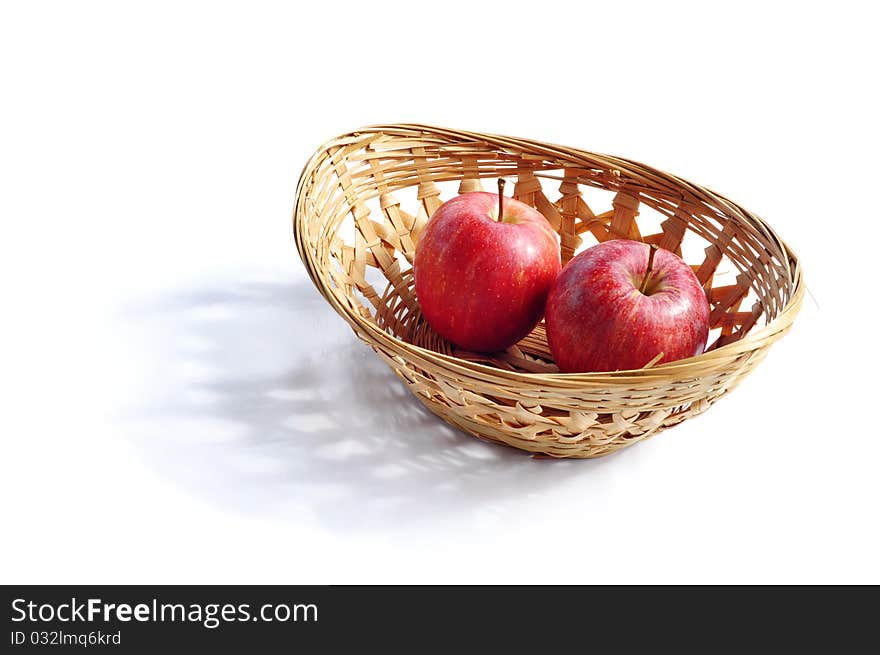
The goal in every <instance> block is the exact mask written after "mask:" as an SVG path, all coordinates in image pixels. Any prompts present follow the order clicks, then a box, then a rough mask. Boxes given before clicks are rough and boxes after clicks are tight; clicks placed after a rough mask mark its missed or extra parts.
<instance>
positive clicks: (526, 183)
mask: <svg viewBox="0 0 880 655" xmlns="http://www.w3.org/2000/svg"><path fill="white" fill-rule="evenodd" d="M499 176H503V177H505V178H508V179H511V180H512V179H514V178H515V179H516V187H515V189H514V193H513V195H514V197H516V198H518V199H519V200H522V201H524V202H526V203H528V204H530V205H532V206H534V207H536V208H537V209H538V210H539V211H541V213H543V214H544V216H546V217H547V219H548V220H549V221H550V223H551V224H552V225H553V227H554V228H555V229H556V230H557V231H558V232H559V235H560V238H561V252H562V263H563V264H565V263H566V262H567V261H568V260H569V259H571V257H572V256H574V254H575V253H576V252H579V251H580V250H582V249H584V248H586V247H588V246H590V245H593V244H594V243H596V242H597V241H604V240H607V239H611V238H629V239H637V240H639V241H643V242H646V243H654V244H657V245H659V246H660V247H662V248H665V249H667V250H670V251H673V252H675V253H677V254H679V255H680V256H683V257H684V259H685V261H687V262H688V263H690V264H691V265H692V266H693V268H694V271H695V272H696V275H697V277H698V279H699V280H700V282H701V283H702V284H703V285H704V288H705V290H706V294H707V297H708V299H709V302H710V306H711V324H712V328H713V331H712V333H711V334H710V340H709V345H708V347H707V350H706V352H705V353H703V354H702V355H699V356H697V357H693V358H690V359H686V360H680V361H676V362H671V363H668V364H662V365H659V366H655V367H652V368H645V369H640V370H632V371H617V372H612V373H586V374H561V373H558V370H557V368H556V367H555V365H554V364H553V361H552V357H551V355H550V351H549V349H548V347H547V341H546V338H545V333H544V327H543V324H541V325H538V327H536V328H535V330H534V331H533V332H532V333H531V334H530V335H529V336H528V337H526V338H525V339H523V340H522V341H521V342H520V343H519V344H517V345H516V346H513V347H512V348H510V349H508V350H507V351H506V352H503V353H498V354H496V355H494V356H487V355H478V354H474V353H466V352H460V351H457V350H456V349H455V347H454V346H452V345H451V344H449V343H448V342H446V341H444V340H443V339H442V338H440V337H439V336H438V335H436V334H435V333H434V332H432V331H431V329H430V327H429V326H428V325H427V324H426V322H425V321H424V320H423V319H422V317H421V314H420V312H419V305H418V302H417V299H416V297H415V293H414V290H413V280H412V267H411V265H412V261H413V257H414V255H415V247H416V243H417V242H418V238H419V234H420V232H421V230H422V229H423V228H424V226H425V224H426V223H427V221H428V219H429V217H430V216H431V214H432V213H433V212H434V211H435V210H436V209H437V207H439V206H440V204H441V203H442V202H443V200H444V196H445V197H447V198H448V197H449V196H451V195H452V194H455V193H456V192H457V193H463V192H467V191H475V190H480V189H482V188H483V185H484V183H485V185H486V188H487V189H489V190H491V189H494V180H495V179H496V178H498V177H499ZM487 180H491V182H489V181H487ZM603 203H604V204H605V205H606V206H607V210H606V211H603V207H601V205H602V204H603ZM293 223H294V233H295V236H296V244H297V248H298V250H299V254H300V257H301V258H302V260H303V262H304V264H305V266H306V268H307V269H308V272H309V275H310V276H311V278H312V281H313V282H314V283H315V286H317V288H318V290H319V291H320V292H321V293H322V294H323V295H324V297H325V298H326V299H327V301H328V302H329V303H330V304H331V305H332V306H333V308H334V309H335V310H336V311H337V312H339V314H340V315H341V316H342V317H343V318H344V319H345V320H346V321H348V323H349V324H350V325H351V327H352V328H353V329H354V331H355V333H356V334H357V335H358V337H360V338H361V339H362V340H363V341H364V342H366V343H367V344H369V345H370V347H372V348H373V350H374V351H375V352H376V353H377V354H378V355H379V356H380V357H381V358H382V359H383V360H384V361H385V362H386V363H387V364H388V365H389V366H390V367H391V368H392V369H393V370H394V372H395V373H396V374H397V375H398V376H399V377H400V379H401V380H403V381H404V382H405V383H406V385H407V386H408V387H409V389H410V391H412V393H413V395H415V397H416V398H418V399H419V400H420V401H421V402H422V403H424V404H425V405H426V406H427V407H428V408H429V409H430V410H431V411H432V412H434V413H436V414H438V415H440V416H442V417H443V418H444V419H446V420H447V421H448V422H450V423H452V424H453V425H455V426H457V427H459V428H461V429H462V430H465V431H466V432H469V433H471V434H473V435H475V436H477V437H481V438H484V439H488V440H491V441H494V442H500V443H504V444H507V445H510V446H514V447H516V448H521V449H523V450H527V451H531V452H533V453H536V454H544V455H550V456H554V457H598V456H602V455H607V454H609V453H612V452H614V451H616V450H619V449H620V448H624V447H625V446H629V445H631V444H634V443H636V442H637V441H641V440H643V439H646V438H647V437H649V436H651V435H653V434H656V433H657V432H660V431H661V430H663V429H665V428H668V427H671V426H673V425H676V424H678V423H681V422H682V421H684V420H685V419H687V418H689V417H691V416H696V415H697V414H700V413H701V412H703V411H705V410H706V409H707V408H708V407H709V406H710V405H711V404H712V403H713V402H715V400H717V399H718V398H720V397H721V396H722V395H723V394H725V393H726V392H728V391H730V390H731V389H732V388H733V387H735V386H736V385H737V384H738V383H739V382H740V381H741V380H742V379H743V377H745V376H746V374H748V373H749V372H750V371H751V370H752V369H753V368H754V367H755V366H756V365H757V364H758V363H759V362H760V361H761V360H762V359H763V358H764V356H765V355H766V354H767V351H768V349H769V347H770V345H771V344H772V343H773V342H775V341H776V340H777V339H779V338H780V337H781V336H782V335H783V334H785V333H786V332H787V331H788V329H789V328H790V327H791V324H792V321H793V320H794V318H795V316H796V314H797V312H798V310H799V309H800V305H801V303H802V301H803V294H804V285H803V281H802V274H801V268H800V265H799V263H798V260H797V257H796V255H795V254H794V253H793V252H792V251H791V249H790V248H789V247H788V246H787V245H786V244H785V243H784V242H783V241H782V240H781V239H780V238H779V237H778V236H777V235H776V234H775V233H774V232H773V230H772V228H771V227H770V226H769V225H767V224H766V223H765V222H764V221H762V220H761V219H760V218H758V217H757V216H755V215H754V214H751V213H750V212H748V211H746V210H745V209H743V208H742V207H740V206H739V205H737V204H735V203H733V202H731V201H730V200H728V199H726V198H724V197H723V196H720V195H718V194H717V193H713V192H712V191H709V190H707V189H705V188H703V187H700V186H697V185H695V184H692V183H690V182H687V181H685V180H682V179H680V178H677V177H675V176H673V175H669V174H667V173H663V172H660V171H658V170H655V169H653V168H651V167H649V166H646V165H644V164H639V163H636V162H633V161H629V160H626V159H620V158H617V157H611V156H607V155H597V154H593V153H590V152H585V151H583V150H577V149H574V148H569V147H565V146H558V145H551V144H547V143H541V142H537V141H531V140H528V139H519V138H512V137H506V136H498V135H491V134H480V133H475V132H465V131H461V130H452V129H441V128H436V127H429V126H425V125H380V126H374V127H367V128H364V129H361V130H357V131H354V132H351V133H350V134H345V135H343V136H340V137H338V138H336V139H333V140H332V141H330V142H328V143H326V144H325V145H324V146H322V147H321V148H320V150H318V152H317V153H316V154H315V155H314V156H313V157H312V158H311V160H310V161H309V162H308V164H307V165H306V167H305V169H304V170H303V173H302V176H301V178H300V180H299V185H298V187H297V198H296V208H295V210H294V217H293ZM414 438H415V435H414Z"/></svg>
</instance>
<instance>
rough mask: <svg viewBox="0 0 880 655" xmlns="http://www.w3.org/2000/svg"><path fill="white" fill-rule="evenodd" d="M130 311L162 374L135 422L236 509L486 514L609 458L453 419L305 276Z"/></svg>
mask: <svg viewBox="0 0 880 655" xmlns="http://www.w3.org/2000/svg"><path fill="white" fill-rule="evenodd" d="M126 320H127V321H129V322H133V323H137V324H138V325H139V326H140V329H141V336H142V338H143V339H144V343H143V344H141V345H140V346H139V348H140V349H141V350H142V352H143V353H144V354H145V355H146V357H147V359H148V360H149V361H148V362H146V363H145V366H146V367H147V368H148V369H150V371H151V373H150V375H148V376H147V378H146V380H145V382H146V384H145V388H144V389H143V391H142V400H141V401H139V402H138V403H136V404H135V407H133V408H132V411H129V412H128V413H127V415H126V418H125V423H126V427H127V433H128V434H130V435H132V439H133V440H134V442H135V443H136V444H137V446H138V449H139V450H140V451H141V452H142V453H143V454H144V457H145V458H146V460H147V461H148V462H149V463H150V465H151V466H153V467H154V468H155V470H156V472H157V473H158V474H159V475H161V476H162V477H165V478H168V479H170V480H172V481H173V482H174V483H176V484H179V485H182V486H184V487H186V488H187V489H188V490H189V491H190V492H191V493H193V494H195V495H196V496H198V497H201V498H203V499H207V500H208V501H210V502H212V503H214V504H217V505H220V506H223V507H225V508H230V509H235V510H237V511H242V512H246V513H249V514H254V515H265V514H271V515H273V516H279V515H280V516H283V517H285V518H287V519H298V520H302V519H306V518H307V517H308V518H313V519H315V520H317V522H318V523H319V525H321V526H323V527H326V528H330V529H333V530H339V531H344V530H380V531H387V530H389V529H394V528H396V527H397V528H405V527H406V526H408V525H409V526H411V525H412V524H413V523H418V522H422V521H434V520H441V519H442V518H443V516H444V515H449V514H451V513H454V514H455V515H456V516H458V517H459V518H460V517H461V515H462V514H469V515H470V516H472V517H473V518H474V519H476V520H479V521H480V522H481V523H484V522H485V520H486V519H488V520H489V521H490V522H491V520H492V519H493V518H494V519H496V520H501V519H504V518H505V517H506V516H508V515H510V514H511V513H512V512H515V511H516V509H517V505H518V504H519V503H520V502H521V501H522V500H524V499H525V498H526V497H534V496H540V495H541V494H542V493H543V492H545V491H547V490H550V489H555V488H558V486H559V485H560V484H561V483H562V482H563V481H565V480H567V479H570V478H572V477H574V476H584V475H589V474H590V473H591V471H593V472H595V469H596V467H602V466H604V465H605V464H606V463H608V462H610V461H611V460H609V459H603V460H593V461H550V460H534V459H532V458H530V457H529V456H528V455H526V454H524V453H521V452H519V451H516V450H514V449H510V448H506V447H503V446H497V445H493V444H488V443H484V442H481V441H478V440H476V439H474V438H473V437H471V436H469V435H466V434H464V433H462V432H460V431H458V430H456V429H454V428H452V427H451V426H449V425H447V424H446V423H445V422H444V421H442V420H441V419H439V418H437V417H435V416H434V415H433V414H431V413H430V412H429V411H428V410H427V409H425V408H424V407H423V406H422V405H421V404H420V403H419V402H418V401H417V400H416V399H415V398H413V397H412V396H411V394H410V393H409V392H408V391H407V390H406V388H405V387H404V385H403V383H401V382H400V381H399V380H398V379H397V377H396V376H395V375H394V374H393V372H392V371H391V370H390V369H388V368H387V367H386V366H385V364H384V363H383V362H381V361H380V360H379V359H378V358H377V357H376V356H375V355H374V354H373V353H372V352H371V351H370V350H369V348H368V347H366V346H365V345H363V344H361V343H360V342H359V341H358V340H357V339H356V338H355V336H354V334H353V333H352V332H351V331H350V329H349V328H348V326H347V325H346V324H345V323H344V322H343V321H342V319H341V318H340V317H338V316H336V315H335V314H334V313H333V311H332V310H331V309H330V308H329V306H328V305H327V304H326V303H325V302H324V300H323V299H322V298H321V297H320V296H319V294H318V293H317V291H316V290H315V289H314V287H312V286H311V285H310V284H307V283H299V284H279V283H264V282H260V283H249V284H239V285H237V286H232V287H230V288H223V287H222V285H219V284H218V286H217V287H216V288H202V289H197V290H193V291H190V292H182V293H177V294H174V295H167V296H164V297H161V298H159V299H158V300H156V301H154V302H153V303H151V304H150V305H149V306H143V305H142V306H140V307H139V308H138V309H137V310H136V311H134V312H130V313H129V314H128V315H127V317H126Z"/></svg>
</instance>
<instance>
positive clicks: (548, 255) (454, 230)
mask: <svg viewBox="0 0 880 655" xmlns="http://www.w3.org/2000/svg"><path fill="white" fill-rule="evenodd" d="M500 186H501V185H499V187H500ZM501 197H503V196H499V195H496V194H494V193H485V192H482V191H476V192H472V193H464V194H462V195H460V196H458V197H456V198H453V199H452V200H450V201H448V202H446V203H444V204H443V205H441V206H440V207H439V208H438V209H437V211H436V212H435V213H434V215H433V216H432V217H431V221H430V222H429V223H428V225H427V226H426V227H425V230H424V232H423V233H422V235H421V238H420V239H419V243H418V246H417V247H416V258H415V262H414V269H415V283H416V295H417V296H418V299H419V305H420V306H421V308H422V314H423V315H424V317H425V319H427V321H428V324H429V325H430V326H431V328H433V330H434V331H435V332H436V333H437V334H439V335H440V336H442V337H444V338H445V339H447V340H449V341H451V342H452V343H454V344H456V345H457V346H459V347H461V348H463V349H465V350H471V351H475V352H494V351H498V350H504V349H505V348H507V347H509V346H511V345H513V344H515V343H516V342H517V341H519V340H520V339H522V338H523V337H525V336H526V335H527V334H528V333H529V332H530V331H531V330H532V328H534V327H535V325H536V324H537V323H538V321H540V320H541V317H542V316H543V314H544V303H545V302H546V300H547V294H548V293H549V291H550V287H551V286H552V285H553V281H554V280H555V279H556V276H557V275H558V274H559V269H560V268H561V266H560V260H559V238H558V236H557V235H556V232H554V231H553V228H552V227H551V226H550V223H548V222H547V219H546V218H544V216H543V215H542V214H541V213H540V212H539V211H537V210H536V209H534V208H532V207H529V206H528V205H526V204H525V203H522V202H520V201H518V200H514V199H513V198H504V200H503V202H504V205H503V208H502V207H499V198H501ZM499 210H500V211H499ZM499 218H500V220H499Z"/></svg>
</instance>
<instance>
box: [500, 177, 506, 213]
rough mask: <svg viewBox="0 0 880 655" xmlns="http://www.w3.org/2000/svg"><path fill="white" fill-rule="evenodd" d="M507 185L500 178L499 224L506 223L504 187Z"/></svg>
mask: <svg viewBox="0 0 880 655" xmlns="http://www.w3.org/2000/svg"><path fill="white" fill-rule="evenodd" d="M505 184H506V182H505V180H504V178H503V177H499V178H498V222H499V223H503V222H504V185H505Z"/></svg>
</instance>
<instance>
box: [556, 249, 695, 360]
mask: <svg viewBox="0 0 880 655" xmlns="http://www.w3.org/2000/svg"><path fill="white" fill-rule="evenodd" d="M648 254H649V247H648V246H647V245H645V244H643V243H639V242H638V241H628V240H613V241H606V242H604V243H601V244H599V245H596V246H593V247H592V248H589V249H588V250H585V251H584V252H582V253H580V254H579V255H577V256H576V257H574V258H573V259H572V260H571V261H570V262H568V264H567V265H566V266H565V268H564V269H563V270H562V273H560V275H559V277H558V278H557V280H556V283H555V284H554V285H553V288H552V290H551V291H550V295H549V296H548V298H547V310H546V317H545V322H546V325H547V340H548V342H549V345H550V350H551V352H552V353H553V358H554V360H555V361H556V364H557V365H558V366H559V370H560V371H561V372H563V373H585V372H594V371H595V372H600V371H622V370H630V369H638V368H643V367H644V366H645V365H647V364H649V363H650V362H651V360H653V359H654V358H655V357H656V356H657V355H658V354H659V353H661V352H662V353H664V355H663V358H662V359H661V360H659V361H658V362H657V364H660V363H664V362H671V361H675V360H677V359H684V358H686V357H692V356H694V355H699V354H700V353H701V352H703V349H704V348H705V347H706V339H707V338H708V336H709V303H708V301H707V299H706V294H705V292H704V291H703V289H702V287H701V286H700V283H699V281H698V280H697V277H696V275H694V272H693V270H692V269H691V267H690V266H688V265H687V264H686V263H685V262H684V261H682V260H681V259H680V258H679V257H678V256H676V255H675V254H674V253H671V252H669V251H667V250H662V249H658V250H657V252H656V253H655V255H654V262H653V266H652V274H651V278H650V282H649V285H648V289H647V291H646V293H644V294H643V293H642V292H641V291H639V285H640V283H641V281H642V278H643V277H644V275H645V271H646V270H647V264H648ZM655 365H656V364H655Z"/></svg>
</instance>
